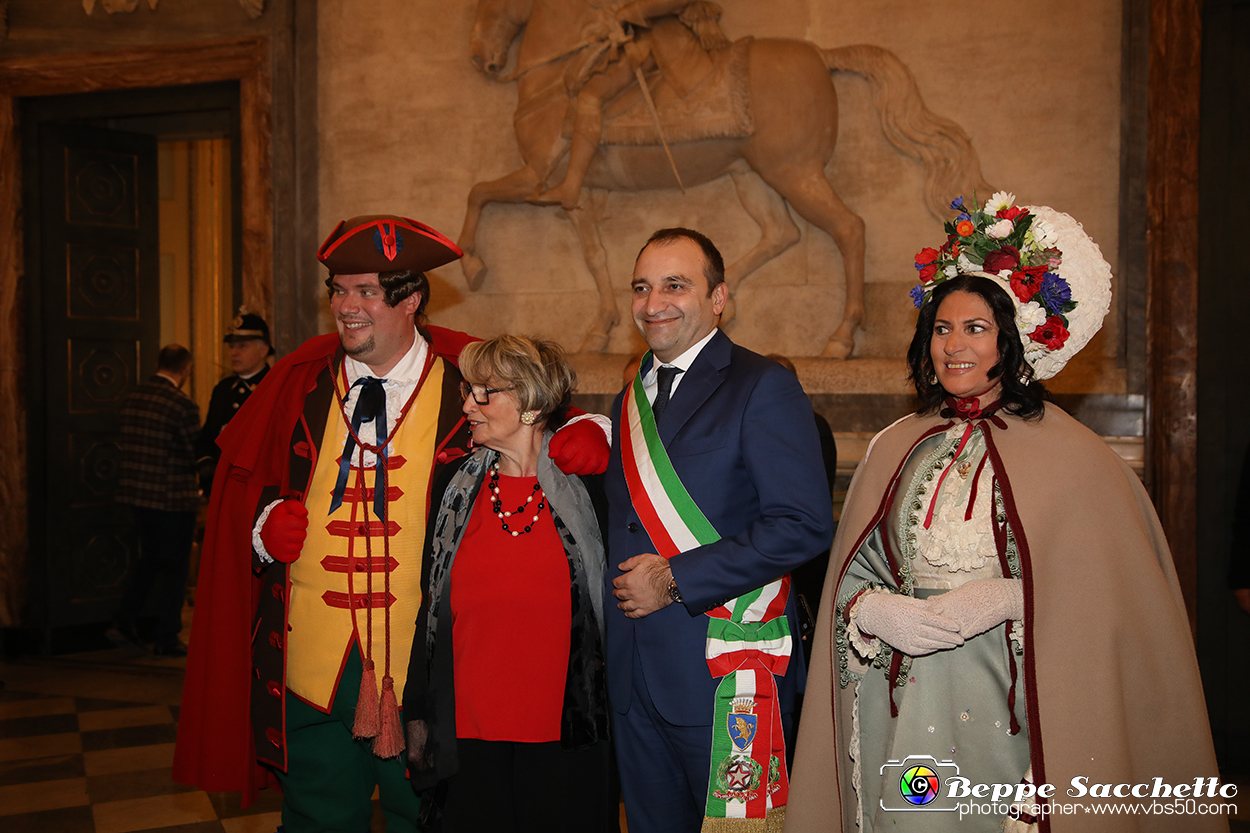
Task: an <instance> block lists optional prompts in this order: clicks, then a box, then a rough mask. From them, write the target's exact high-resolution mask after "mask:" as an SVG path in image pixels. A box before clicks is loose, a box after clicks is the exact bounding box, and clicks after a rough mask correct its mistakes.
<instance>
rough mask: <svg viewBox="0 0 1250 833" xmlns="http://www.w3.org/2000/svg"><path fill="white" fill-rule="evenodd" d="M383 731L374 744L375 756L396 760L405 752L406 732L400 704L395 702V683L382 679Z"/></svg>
mask: <svg viewBox="0 0 1250 833" xmlns="http://www.w3.org/2000/svg"><path fill="white" fill-rule="evenodd" d="M381 710H382V730H381V731H380V732H379V733H378V737H377V739H376V740H374V742H373V754H374V755H377V756H378V757H379V758H394V757H397V756H398V755H399V753H401V752H403V751H404V730H403V727H402V725H401V721H400V719H399V704H398V703H397V702H396V701H395V681H394V680H392V679H391V678H390V677H383V678H382V709H381Z"/></svg>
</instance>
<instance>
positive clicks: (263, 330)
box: [195, 307, 273, 497]
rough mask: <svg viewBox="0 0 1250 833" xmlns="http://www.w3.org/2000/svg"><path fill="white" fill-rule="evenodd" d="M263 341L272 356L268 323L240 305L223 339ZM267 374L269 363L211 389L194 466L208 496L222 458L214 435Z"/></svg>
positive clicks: (230, 342)
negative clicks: (211, 393)
mask: <svg viewBox="0 0 1250 833" xmlns="http://www.w3.org/2000/svg"><path fill="white" fill-rule="evenodd" d="M253 339H254V340H256V341H263V342H264V343H265V344H266V345H267V346H268V347H269V355H271V356H272V355H273V344H272V343H271V342H270V341H269V325H268V324H266V323H265V319H263V318H261V317H260V316H259V315H256V314H255V313H250V312H248V311H247V309H246V308H245V307H240V308H239V314H238V315H236V316H235V318H234V321H233V322H232V327H231V329H229V330H228V331H226V335H225V338H223V339H222V341H224V342H225V343H227V344H232V343H234V342H236V341H248V340H253ZM267 373H269V365H268V364H263V365H261V367H260V370H258V371H256V372H255V373H252V374H251V375H250V376H240V375H239V374H238V373H235V374H232V375H230V376H227V377H226V378H224V379H222V380H221V381H220V382H218V383H217V385H216V386H215V387H214V388H213V395H212V398H210V399H209V401H208V414H207V416H205V418H204V428H203V429H201V431H200V438H199V440H198V441H197V442H196V444H195V456H196V466H197V468H198V469H199V475H200V489H201V490H202V491H203V492H204V495H205V496H206V497H207V496H208V494H209V492H210V491H211V490H212V487H213V473H214V471H215V470H216V469H217V461H218V460H219V459H220V458H221V449H220V448H218V447H217V436H218V435H219V434H221V429H223V428H225V427H226V423H228V422H229V421H230V420H231V419H233V418H234V415H235V414H237V413H238V412H239V408H241V407H243V403H244V402H246V401H247V398H248V397H249V396H251V395H252V391H253V390H255V389H256V386H257V385H259V384H260V383H261V380H262V379H264V378H265V375H266V374H267Z"/></svg>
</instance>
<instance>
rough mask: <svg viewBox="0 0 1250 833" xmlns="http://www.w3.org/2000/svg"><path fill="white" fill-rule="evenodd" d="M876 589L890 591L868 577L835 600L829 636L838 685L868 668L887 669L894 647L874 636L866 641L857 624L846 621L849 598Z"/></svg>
mask: <svg viewBox="0 0 1250 833" xmlns="http://www.w3.org/2000/svg"><path fill="white" fill-rule="evenodd" d="M878 592H879V593H889V592H891V591H890V588H888V587H883V586H882V585H879V584H873V583H872V582H870V581H865V582H862V583H861V584H859V585H858V586H856V587H855V588H854V590H853V591H852V592H851V593H849V594H847V595H846V596H845V597H844V598H843V600H842V601H841V602H839V603H838V605H837V607H836V610H835V612H834V617H833V623H834V635H833V640H834V649H835V650H836V651H837V654H838V656H837V661H838V685H839V686H840V687H842V688H846V687H847V686H848V685H850V684H851V683H854V682H859V680H861V679H862V678H863V676H864V674H865V673H866V672H867V671H868V669H869V668H880V669H883V670H886V671H888V670H889V667H890V660H891V658H892V657H893V655H894V649H893V648H891V647H890V646H889V645H887V644H886V643H885V642H882V641H881V640H880V639H877V638H876V637H873V638H872V640H871V641H869V640H868V639H867V638H866V637H865V636H864V635H863V634H862V633H861V632H860V630H859V627H858V625H854V626H852V625H850V624H848V623H847V619H848V614H847V612H846V607H847V605H848V604H851V605H852V608H854V607H855V605H854V604H853V603H852V600H854V601H855V602H858V600H859V598H862V596H861V595H860V594H864V593H878ZM852 628H853V629H854V631H855V633H854V635H852V634H851V630H852ZM857 643H858V644H857ZM874 643H875V648H876V650H875V652H872V648H873V647H874ZM861 646H863V647H861ZM852 652H853V653H854V654H855V666H856V667H855V668H852V667H851V654H852ZM869 652H871V653H869Z"/></svg>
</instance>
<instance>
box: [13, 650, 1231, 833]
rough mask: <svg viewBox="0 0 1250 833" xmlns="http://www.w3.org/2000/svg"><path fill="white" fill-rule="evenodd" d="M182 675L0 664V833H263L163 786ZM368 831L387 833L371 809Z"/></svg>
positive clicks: (245, 817)
mask: <svg viewBox="0 0 1250 833" xmlns="http://www.w3.org/2000/svg"><path fill="white" fill-rule="evenodd" d="M185 666H186V660H156V659H153V658H152V657H150V655H148V654H147V653H146V652H140V651H138V650H137V649H128V648H116V649H111V650H108V651H98V652H94V653H89V654H79V655H74V656H66V657H54V658H39V659H25V660H18V661H13V662H8V663H2V662H0V680H2V681H4V683H5V686H4V688H3V689H0V830H2V831H4V833H53V831H55V833H131V831H149V832H150V833H164V832H165V831H173V830H178V831H187V832H188V833H273V832H274V831H275V830H276V829H277V826H278V824H279V822H280V820H281V819H280V812H279V811H280V808H281V800H282V798H281V795H279V794H278V793H276V792H273V791H268V790H262V791H261V794H260V798H259V800H258V801H257V803H256V804H255V805H253V806H252V807H249V808H248V809H247V810H243V809H242V808H241V807H240V806H239V795H238V793H208V792H202V791H199V790H195V789H192V788H190V787H185V786H183V785H181V784H176V783H174V781H173V779H172V778H171V776H170V767H171V765H172V762H173V756H174V737H175V734H176V732H177V726H178V703H179V702H180V700H181V696H182V680H183V671H184V669H185ZM1226 778H1227V776H1226ZM1234 780H1236V781H1237V782H1238V784H1239V787H1240V789H1239V790H1238V793H1239V795H1238V803H1239V804H1241V812H1240V813H1238V814H1237V815H1236V816H1234V817H1233V819H1231V820H1230V823H1231V831H1232V833H1250V812H1247V811H1248V810H1250V807H1248V806H1247V804H1248V802H1247V797H1248V796H1250V778H1247V777H1244V776H1243V777H1241V778H1236V779H1234ZM370 827H371V833H382V831H384V830H385V828H386V825H385V819H384V817H383V815H382V812H381V809H380V808H379V807H378V806H377V802H376V801H375V806H374V816H373V821H372V824H371V825H370ZM621 828H622V831H624V830H625V825H624V824H623V823H622V825H621Z"/></svg>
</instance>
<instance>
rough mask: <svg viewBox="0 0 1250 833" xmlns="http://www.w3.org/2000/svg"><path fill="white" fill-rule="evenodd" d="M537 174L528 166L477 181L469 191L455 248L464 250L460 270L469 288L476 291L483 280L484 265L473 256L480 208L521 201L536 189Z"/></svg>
mask: <svg viewBox="0 0 1250 833" xmlns="http://www.w3.org/2000/svg"><path fill="white" fill-rule="evenodd" d="M538 183H539V179H538V174H536V173H534V170H533V169H532V168H530V167H528V166H527V167H524V168H521V169H520V170H516V171H513V172H512V173H510V174H508V175H507V176H502V177H500V178H499V179H492V180H490V181H488V182H479V183H477V184H476V185H474V186H473V188H472V190H470V191H469V208H468V211H467V212H466V213H465V215H464V226H463V227H461V229H460V239H459V240H457V241H456V245H457V246H459V247H460V248H461V249H462V250H463V251H464V257H463V258H461V260H460V268H461V269H463V270H464V279H465V281H466V282H467V283H468V284H469V289H470V290H471V291H474V292H476V291H477V289H478V287H480V286H481V285H482V281H484V280H486V264H485V263H483V262H482V259H481V258H480V257H478V256H477V242H476V238H477V224H478V221H479V220H481V218H482V208H483V207H484V206H485V205H486V204H487V203H491V202H512V203H517V202H525V201H526V199H527V198H529V197H530V196H531V195H532V194H533V193H534V189H535V188H537V187H538Z"/></svg>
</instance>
